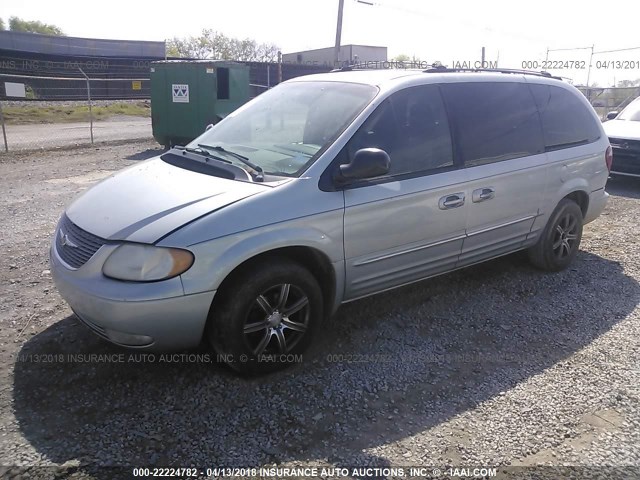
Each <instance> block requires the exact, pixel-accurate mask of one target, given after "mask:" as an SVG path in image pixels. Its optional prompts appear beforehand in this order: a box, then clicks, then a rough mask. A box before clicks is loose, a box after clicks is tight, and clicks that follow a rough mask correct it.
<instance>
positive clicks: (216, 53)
mask: <svg viewBox="0 0 640 480" xmlns="http://www.w3.org/2000/svg"><path fill="white" fill-rule="evenodd" d="M278 51H279V48H278V47H277V46H276V45H274V44H272V43H258V42H256V41H255V40H252V39H250V38H245V39H243V40H241V39H238V38H232V37H228V36H227V35H225V34H224V33H220V32H216V31H215V30H211V29H204V30H203V31H202V34H201V35H199V36H197V37H186V38H177V37H174V38H172V39H171V40H169V41H168V42H167V56H170V57H182V58H200V59H204V58H212V59H216V60H236V61H241V62H274V61H276V60H277V58H278Z"/></svg>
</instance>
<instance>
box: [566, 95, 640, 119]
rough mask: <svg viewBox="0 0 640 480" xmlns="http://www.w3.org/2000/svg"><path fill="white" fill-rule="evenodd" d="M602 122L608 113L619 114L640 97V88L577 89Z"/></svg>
mask: <svg viewBox="0 0 640 480" xmlns="http://www.w3.org/2000/svg"><path fill="white" fill-rule="evenodd" d="M578 89H579V90H580V91H581V92H582V93H583V94H584V96H585V97H587V99H588V100H589V102H591V105H593V108H594V109H595V111H596V112H597V113H598V115H599V116H600V118H601V119H602V120H606V118H607V114H608V113H609V112H614V111H615V112H620V111H621V110H622V109H623V108H624V107H626V106H627V105H629V104H630V103H631V102H632V101H633V100H634V99H636V98H638V97H639V96H640V87H611V88H603V87H578Z"/></svg>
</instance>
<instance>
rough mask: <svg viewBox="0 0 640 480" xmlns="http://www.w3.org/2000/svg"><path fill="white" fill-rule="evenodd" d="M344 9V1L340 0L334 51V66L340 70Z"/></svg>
mask: <svg viewBox="0 0 640 480" xmlns="http://www.w3.org/2000/svg"><path fill="white" fill-rule="evenodd" d="M343 9H344V0H338V25H337V27H336V46H335V48H334V51H333V66H334V68H338V63H339V62H340V43H341V39H342V10H343Z"/></svg>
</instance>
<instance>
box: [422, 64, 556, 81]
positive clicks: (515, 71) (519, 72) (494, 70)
mask: <svg viewBox="0 0 640 480" xmlns="http://www.w3.org/2000/svg"><path fill="white" fill-rule="evenodd" d="M423 72H424V73H458V72H489V73H511V74H516V75H535V76H537V77H545V78H554V79H556V80H562V78H561V77H556V76H554V75H551V74H550V73H549V72H544V71H534V70H519V69H515V68H449V67H445V66H444V65H439V66H435V67H432V68H428V69H427V70H423Z"/></svg>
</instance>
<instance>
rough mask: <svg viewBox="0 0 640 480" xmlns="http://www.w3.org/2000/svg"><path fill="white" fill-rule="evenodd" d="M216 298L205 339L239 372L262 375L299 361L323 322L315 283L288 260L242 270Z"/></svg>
mask: <svg viewBox="0 0 640 480" xmlns="http://www.w3.org/2000/svg"><path fill="white" fill-rule="evenodd" d="M216 298H217V300H216V301H215V303H214V308H213V309H212V312H211V318H210V328H209V329H208V336H209V341H210V343H211V344H212V345H213V346H214V348H215V349H216V350H217V351H218V353H221V354H222V358H223V359H224V360H225V361H226V362H227V363H228V364H229V366H230V367H231V368H233V369H234V370H237V371H238V372H241V373H266V372H271V371H276V370H280V369H282V368H284V367H286V366H288V365H291V364H292V363H296V362H299V361H300V359H301V354H302V353H303V352H304V351H305V350H306V349H307V347H308V346H309V344H310V343H311V340H312V338H313V334H314V332H315V330H316V327H317V326H318V324H319V323H320V321H321V319H322V306H323V302H322V292H321V289H320V286H319V285H318V282H317V280H316V279H315V277H314V276H313V275H312V274H311V273H310V272H309V271H308V270H307V269H305V268H304V267H302V266H301V265H299V264H297V263H294V262H291V261H290V260H287V259H275V258H274V259H271V260H270V261H268V262H266V261H263V262H260V263H258V264H254V265H253V266H252V267H251V268H250V269H244V271H242V272H240V273H238V274H236V275H235V276H234V277H233V278H232V279H231V280H230V281H229V282H228V283H227V285H225V287H224V288H223V290H221V291H220V292H218V294H217V295H216Z"/></svg>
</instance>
